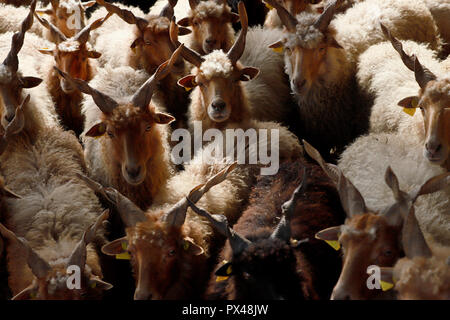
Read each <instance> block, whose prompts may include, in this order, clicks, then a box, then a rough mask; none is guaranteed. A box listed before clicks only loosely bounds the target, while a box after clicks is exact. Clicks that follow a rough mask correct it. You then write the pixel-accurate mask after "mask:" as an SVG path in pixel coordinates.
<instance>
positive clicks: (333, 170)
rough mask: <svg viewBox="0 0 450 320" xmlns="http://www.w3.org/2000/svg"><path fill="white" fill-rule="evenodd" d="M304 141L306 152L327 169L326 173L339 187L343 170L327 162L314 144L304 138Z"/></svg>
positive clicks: (323, 168)
mask: <svg viewBox="0 0 450 320" xmlns="http://www.w3.org/2000/svg"><path fill="white" fill-rule="evenodd" d="M302 142H303V146H304V148H305V151H306V153H307V154H308V155H309V156H310V157H311V158H312V159H313V160H315V161H316V162H317V163H318V164H319V166H320V167H321V168H322V170H323V171H325V173H326V174H327V175H328V177H329V178H330V179H331V180H332V181H333V182H334V184H335V186H336V187H337V186H338V184H339V177H340V174H341V170H340V169H339V168H338V167H337V166H336V165H334V164H331V163H326V162H325V160H324V159H323V158H322V156H321V155H320V152H319V151H317V149H316V148H314V147H313V146H312V145H310V144H309V143H308V142H307V141H306V140H302Z"/></svg>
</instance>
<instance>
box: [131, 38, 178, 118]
mask: <svg viewBox="0 0 450 320" xmlns="http://www.w3.org/2000/svg"><path fill="white" fill-rule="evenodd" d="M183 46H184V45H180V46H179V47H178V48H177V49H176V50H175V51H174V53H173V54H172V56H171V57H170V59H169V60H167V61H166V62H164V63H163V64H161V65H160V66H159V67H158V69H157V70H156V72H155V73H154V74H153V75H152V76H151V77H150V79H148V80H147V81H146V82H145V83H144V84H143V85H142V86H141V87H140V88H139V90H138V91H136V93H135V94H134V95H133V98H132V99H131V102H132V103H133V105H134V106H135V107H138V108H143V109H147V107H148V105H149V103H150V100H151V99H152V95H153V91H154V90H155V88H156V86H157V84H158V82H159V81H160V80H162V79H163V78H164V77H166V76H167V75H168V74H169V73H170V70H171V69H172V66H173V64H174V63H175V62H176V61H177V59H178V57H179V56H180V52H181V50H182V49H183Z"/></svg>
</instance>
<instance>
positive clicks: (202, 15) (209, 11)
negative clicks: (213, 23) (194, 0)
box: [189, 0, 231, 20]
mask: <svg viewBox="0 0 450 320" xmlns="http://www.w3.org/2000/svg"><path fill="white" fill-rule="evenodd" d="M230 11H231V10H230V7H229V6H227V5H223V4H218V3H217V2H216V1H214V0H209V1H201V2H200V3H199V4H198V5H197V7H195V9H194V10H191V13H190V14H189V16H190V17H191V18H192V17H196V18H198V19H201V20H204V19H208V18H220V17H222V16H223V15H224V14H225V13H229V12H230Z"/></svg>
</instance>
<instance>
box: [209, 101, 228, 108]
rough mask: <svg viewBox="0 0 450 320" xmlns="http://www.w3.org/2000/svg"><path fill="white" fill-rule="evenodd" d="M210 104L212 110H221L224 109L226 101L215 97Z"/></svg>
mask: <svg viewBox="0 0 450 320" xmlns="http://www.w3.org/2000/svg"><path fill="white" fill-rule="evenodd" d="M211 105H212V107H213V109H214V111H222V110H223V109H225V106H226V103H225V101H223V100H222V99H217V100H214V101H213V102H212V103H211Z"/></svg>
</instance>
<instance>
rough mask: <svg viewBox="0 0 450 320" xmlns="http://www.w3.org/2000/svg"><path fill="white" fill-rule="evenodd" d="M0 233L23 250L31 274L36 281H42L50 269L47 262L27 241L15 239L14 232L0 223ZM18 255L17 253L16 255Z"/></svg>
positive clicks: (20, 238) (19, 238)
mask: <svg viewBox="0 0 450 320" xmlns="http://www.w3.org/2000/svg"><path fill="white" fill-rule="evenodd" d="M0 233H1V234H2V236H3V237H4V238H7V239H8V240H10V241H15V242H17V243H18V244H19V245H20V247H21V248H22V249H24V250H25V254H26V256H27V263H28V266H29V267H30V269H31V271H32V272H33V274H34V275H35V276H36V277H37V278H38V279H43V278H45V277H46V276H47V274H48V272H49V271H50V270H51V269H52V268H51V267H50V265H49V264H48V262H47V261H45V260H44V259H42V258H41V257H40V256H39V255H38V254H37V253H36V252H35V251H34V250H33V249H32V248H31V247H30V245H29V244H28V242H27V240H26V239H24V238H22V237H17V236H16V235H15V233H14V232H12V231H10V230H8V229H7V228H6V227H5V226H4V225H3V224H1V223H0ZM17 254H19V253H17Z"/></svg>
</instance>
